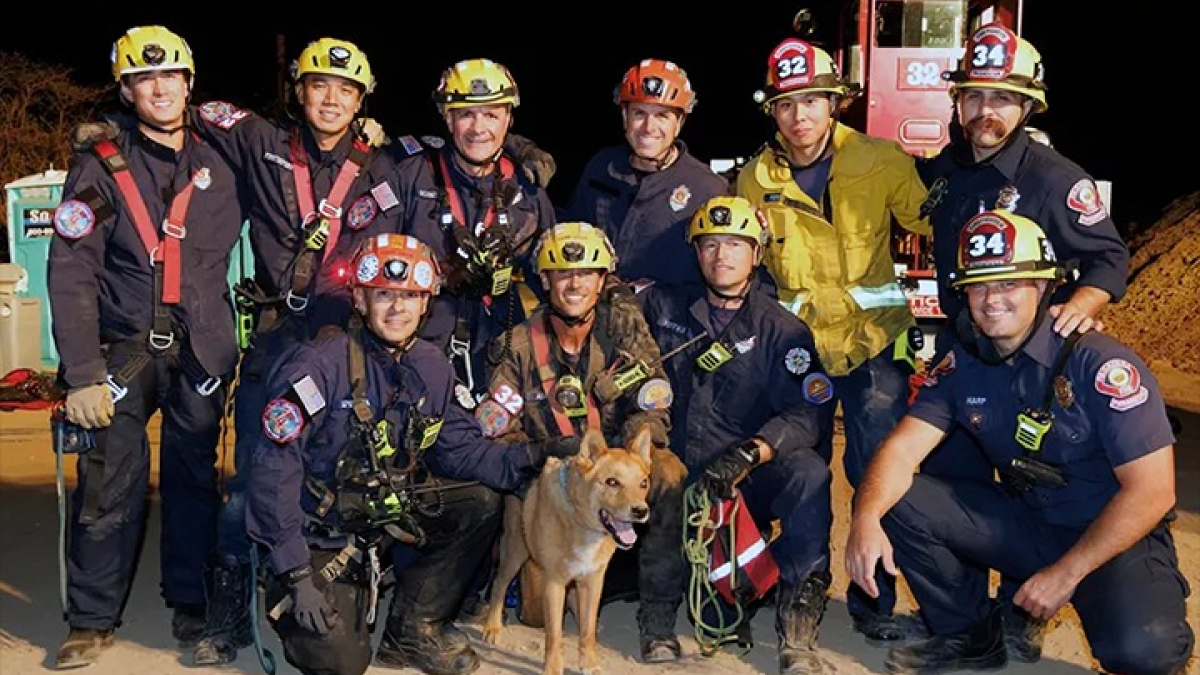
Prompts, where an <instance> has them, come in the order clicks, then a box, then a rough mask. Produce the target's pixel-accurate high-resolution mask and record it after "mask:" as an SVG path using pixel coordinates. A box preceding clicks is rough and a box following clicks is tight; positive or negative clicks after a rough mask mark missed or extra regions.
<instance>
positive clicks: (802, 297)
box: [779, 293, 808, 314]
mask: <svg viewBox="0 0 1200 675" xmlns="http://www.w3.org/2000/svg"><path fill="white" fill-rule="evenodd" d="M806 302H808V293H797V294H796V296H795V297H793V298H792V299H791V300H784V299H783V298H780V299H779V304H781V305H783V308H784V309H786V310H787V311H789V312H791V313H792V314H799V313H800V308H801V307H803V306H804V303H806Z"/></svg>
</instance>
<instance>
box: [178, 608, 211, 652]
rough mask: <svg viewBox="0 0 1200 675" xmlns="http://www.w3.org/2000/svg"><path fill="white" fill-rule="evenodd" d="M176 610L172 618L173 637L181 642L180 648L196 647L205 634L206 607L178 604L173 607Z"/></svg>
mask: <svg viewBox="0 0 1200 675" xmlns="http://www.w3.org/2000/svg"><path fill="white" fill-rule="evenodd" d="M171 608H172V609H173V610H175V613H174V615H173V616H172V617H171V635H173V636H175V639H176V640H177V641H178V642H179V646H180V647H184V648H187V647H195V646H196V643H197V642H199V641H200V635H201V634H203V633H204V624H205V622H206V619H205V617H206V613H205V609H204V605H194V604H191V603H182V602H177V603H173V604H172V605H171Z"/></svg>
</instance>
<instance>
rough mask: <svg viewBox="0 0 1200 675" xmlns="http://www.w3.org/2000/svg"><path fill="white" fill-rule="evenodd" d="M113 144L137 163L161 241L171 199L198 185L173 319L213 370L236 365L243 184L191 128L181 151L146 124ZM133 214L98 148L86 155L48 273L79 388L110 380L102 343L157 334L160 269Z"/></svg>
mask: <svg viewBox="0 0 1200 675" xmlns="http://www.w3.org/2000/svg"><path fill="white" fill-rule="evenodd" d="M113 142H114V143H116V145H117V147H119V148H120V149H121V152H122V154H124V156H125V158H126V160H127V161H128V163H129V169H130V171H131V172H132V175H133V179H134V181H135V182H136V183H137V187H138V191H139V193H140V194H141V196H142V201H143V202H144V203H145V205H146V210H147V212H148V214H149V218H150V222H151V223H153V224H154V226H155V229H156V230H157V231H158V237H159V239H160V240H161V238H162V234H161V226H162V225H161V224H162V223H163V221H165V220H166V217H167V213H168V212H169V211H168V209H169V205H170V203H171V202H170V200H169V199H168V198H167V197H170V196H174V195H176V194H179V193H180V192H181V191H182V190H184V189H185V188H186V187H187V185H188V183H189V182H191V183H193V189H192V191H191V197H190V200H189V202H188V210H187V214H186V217H185V219H184V223H183V225H184V227H185V228H186V233H185V235H184V237H183V239H182V240H181V242H180V246H181V254H180V265H181V268H182V272H181V284H182V286H181V295H182V297H181V301H180V302H179V303H178V304H175V305H171V306H170V312H171V320H172V323H173V324H174V325H175V327H176V333H179V332H181V331H185V332H186V334H187V336H188V341H189V344H190V345H191V349H192V352H193V354H194V355H195V356H196V359H197V360H198V361H199V362H200V365H201V366H203V367H204V370H205V371H207V372H208V374H209V375H211V376H224V375H227V374H229V373H231V372H233V368H234V366H235V365H236V363H237V354H238V348H237V339H236V336H235V335H234V324H233V305H232V303H231V301H230V295H229V290H228V283H227V282H226V275H227V274H228V270H229V256H230V253H231V251H232V250H233V246H234V244H235V243H237V240H238V237H239V236H240V235H241V230H242V221H243V220H244V217H245V216H244V214H245V206H244V204H243V202H242V197H243V195H244V190H243V189H242V186H241V185H240V184H239V183H238V181H237V178H236V176H235V175H234V173H233V171H231V170H230V168H229V166H228V165H227V164H226V163H225V160H224V159H222V157H221V156H220V155H219V154H218V153H217V152H216V150H215V149H214V148H212V147H210V146H209V145H207V144H205V143H204V142H203V141H201V140H199V139H198V138H196V137H195V136H193V135H191V134H185V140H184V147H183V150H182V151H181V152H178V153H176V152H175V151H174V150H173V149H171V148H168V147H166V146H164V145H160V144H159V143H157V142H155V141H152V140H150V139H149V138H147V137H146V136H145V135H144V134H142V132H141V131H138V130H137V129H136V128H132V129H127V130H123V131H121V132H120V133H119V134H118V135H117V137H116V138H114V139H113ZM129 214H130V211H129V208H128V206H127V204H126V203H125V199H124V197H123V196H122V195H121V192H120V190H118V189H117V183H116V180H115V179H114V178H113V177H112V174H111V173H109V171H108V169H107V168H106V167H105V165H104V163H103V162H102V161H101V160H100V159H99V158H98V157H97V156H96V155H95V154H93V153H92V152H84V153H79V154H76V155H75V156H74V159H73V164H72V166H71V170H70V172H69V173H68V174H67V180H66V183H65V184H64V185H63V196H62V202H61V203H60V204H59V207H58V209H57V210H56V212H55V236H54V239H53V240H52V241H51V242H50V258H49V267H48V271H47V285H48V291H49V297H50V309H51V316H52V320H53V324H54V342H55V345H57V347H58V353H59V359H60V366H61V371H62V376H63V378H64V380H65V382H66V384H67V386H69V387H82V386H86V385H89V384H97V383H100V382H104V381H105V378H106V377H107V376H108V373H107V365H106V362H105V357H104V353H103V351H102V350H101V344H102V343H110V342H117V341H121V340H127V339H132V338H135V337H137V338H141V337H142V336H144V335H146V334H148V333H149V331H150V327H151V320H152V314H153V310H154V302H155V299H154V290H153V285H154V271H153V268H152V267H151V266H150V262H149V261H150V253H149V252H148V251H147V250H146V247H145V245H144V244H143V243H142V240H141V238H140V237H139V235H138V229H137V226H136V225H134V222H133V219H132V218H131V217H130V215H129ZM176 337H182V336H181V335H178V334H177V335H176Z"/></svg>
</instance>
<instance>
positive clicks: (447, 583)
mask: <svg viewBox="0 0 1200 675" xmlns="http://www.w3.org/2000/svg"><path fill="white" fill-rule="evenodd" d="M442 484H443V485H447V486H452V485H455V484H458V483H457V482H456V481H442ZM438 495H439V493H424V494H421V495H419V496H418V497H417V499H418V500H420V501H421V502H422V504H423V505H424V507H425V508H426V509H427V510H429V511H431V512H434V513H437V515H422V514H420V513H418V514H417V515H416V520H417V523H418V524H419V525H420V526H421V528H422V529H423V530H424V532H425V535H426V537H427V541H426V543H425V546H423V547H422V548H420V549H419V550H418V551H416V554H415V555H414V554H413V551H412V549H411V547H409V546H405V545H396V546H393V547H392V548H393V552H394V553H393V556H394V560H395V561H396V588H395V592H394V593H393V595H392V606H391V610H390V616H389V618H388V624H389V625H396V626H399V625H402V624H404V623H406V622H409V621H413V622H448V621H453V620H454V618H455V617H456V616H457V615H458V611H459V609H460V608H461V607H462V603H463V600H464V599H465V598H466V595H467V592H468V590H469V589H470V587H471V584H472V579H473V578H474V576H475V573H476V571H477V570H478V569H479V568H480V566H481V565H483V564H484V562H485V560H486V559H487V558H488V557H489V556H491V554H492V542H493V541H495V537H496V535H497V533H498V532H499V530H500V525H501V524H502V523H503V519H504V518H503V516H504V514H503V501H502V498H501V497H502V495H501V494H500V493H499V492H496V491H495V490H493V489H491V488H489V487H486V486H484V485H469V486H466V487H457V488H452V489H448V490H445V491H443V492H441V493H440V497H439V496H438ZM401 568H402V569H401Z"/></svg>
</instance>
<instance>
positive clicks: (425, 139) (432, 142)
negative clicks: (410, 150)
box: [421, 136, 446, 149]
mask: <svg viewBox="0 0 1200 675" xmlns="http://www.w3.org/2000/svg"><path fill="white" fill-rule="evenodd" d="M421 142H422V143H424V144H425V145H427V146H429V147H431V148H435V149H436V148H443V147H445V146H446V141H445V139H443V138H442V137H441V136H422V137H421Z"/></svg>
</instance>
